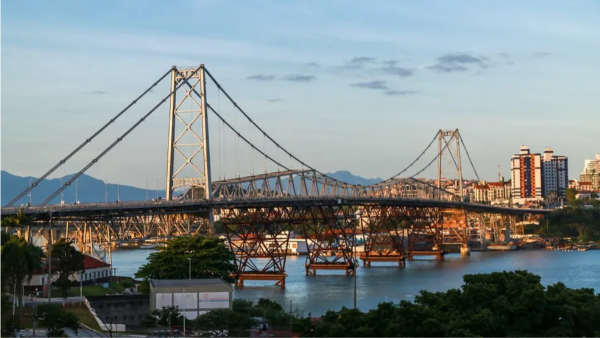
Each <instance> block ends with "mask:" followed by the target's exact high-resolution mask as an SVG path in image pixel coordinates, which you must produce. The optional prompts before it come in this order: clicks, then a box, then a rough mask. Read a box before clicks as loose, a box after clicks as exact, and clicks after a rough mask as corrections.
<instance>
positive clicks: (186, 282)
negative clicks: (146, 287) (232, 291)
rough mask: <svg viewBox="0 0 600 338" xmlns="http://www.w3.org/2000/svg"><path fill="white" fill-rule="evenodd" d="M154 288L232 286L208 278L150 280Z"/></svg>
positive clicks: (216, 279)
mask: <svg viewBox="0 0 600 338" xmlns="http://www.w3.org/2000/svg"><path fill="white" fill-rule="evenodd" d="M150 283H152V286H153V287H163V288H172V287H185V286H206V285H214V286H222V285H227V286H231V285H230V284H229V283H227V282H226V281H224V280H222V279H221V278H207V279H152V280H150Z"/></svg>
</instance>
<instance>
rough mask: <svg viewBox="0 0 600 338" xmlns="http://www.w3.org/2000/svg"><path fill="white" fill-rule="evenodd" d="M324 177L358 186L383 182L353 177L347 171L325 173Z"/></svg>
mask: <svg viewBox="0 0 600 338" xmlns="http://www.w3.org/2000/svg"><path fill="white" fill-rule="evenodd" d="M325 175H327V176H331V177H333V178H335V179H337V180H340V181H343V182H346V183H350V184H360V185H370V184H375V183H379V182H381V181H383V180H382V179H381V178H379V177H378V178H364V177H360V176H356V175H353V174H352V173H350V172H349V171H344V170H340V171H336V172H334V173H326V174H325Z"/></svg>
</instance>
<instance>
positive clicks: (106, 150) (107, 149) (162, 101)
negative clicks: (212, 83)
mask: <svg viewBox="0 0 600 338" xmlns="http://www.w3.org/2000/svg"><path fill="white" fill-rule="evenodd" d="M200 68H202V66H200V67H198V68H197V69H196V70H195V71H194V72H192V73H191V74H190V75H189V78H191V77H192V76H194V75H195V74H196V73H197V72H198V71H199V70H200ZM169 72H170V71H169ZM185 82H186V83H187V79H185ZM182 85H183V83H179V84H178V85H177V86H176V87H175V89H173V91H171V92H170V93H169V94H168V95H167V96H165V97H164V98H163V99H162V100H161V101H160V102H159V103H158V104H157V105H156V106H154V108H152V110H150V111H149V112H148V113H147V114H146V115H144V116H143V117H142V118H141V119H140V120H139V121H138V122H136V123H135V124H134V125H133V126H132V127H131V128H129V129H128V130H127V131H126V132H125V133H124V134H123V135H121V137H119V138H118V139H117V140H116V141H115V142H113V143H112V144H111V145H110V146H109V147H108V148H106V149H105V150H104V151H103V152H102V153H100V155H98V157H96V158H95V159H93V160H92V161H91V162H90V163H89V164H88V165H86V166H85V167H84V168H83V169H81V170H80V171H79V172H78V173H77V174H76V175H74V176H73V177H72V178H71V179H70V180H69V181H68V182H67V183H65V184H64V185H63V186H62V187H60V189H58V190H56V191H55V192H54V193H53V194H52V195H50V197H48V198H47V199H46V200H45V201H44V202H43V203H42V204H40V206H44V205H46V204H48V202H50V201H51V200H52V199H53V198H54V197H56V196H57V195H58V194H60V193H61V191H63V190H65V189H66V188H67V187H68V186H70V185H71V183H73V182H74V181H75V180H77V179H78V178H79V177H80V176H81V175H83V173H84V172H85V171H86V170H88V169H89V168H90V167H92V166H93V165H94V164H96V163H98V161H99V160H100V159H101V158H102V157H103V156H104V155H106V154H107V153H108V152H109V151H111V150H112V149H113V148H114V147H115V146H116V145H117V144H118V143H119V142H121V141H122V140H123V139H124V138H125V137H126V136H127V135H129V133H131V132H132V131H133V130H134V129H135V128H136V127H137V126H139V125H140V124H141V123H142V122H144V121H145V120H146V118H148V117H149V116H150V115H151V114H152V113H154V111H155V110H156V109H158V107H160V106H161V105H162V104H163V103H165V101H167V99H168V98H169V97H171V95H173V93H175V92H176V91H177V90H178V89H179V87H181V86H182Z"/></svg>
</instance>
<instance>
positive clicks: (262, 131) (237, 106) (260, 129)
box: [204, 68, 357, 186]
mask: <svg viewBox="0 0 600 338" xmlns="http://www.w3.org/2000/svg"><path fill="white" fill-rule="evenodd" d="M204 72H205V73H206V74H207V75H208V77H210V78H211V80H212V81H213V82H214V83H215V85H216V86H217V88H219V89H220V90H221V91H223V94H225V96H226V97H227V98H228V99H229V101H230V102H231V103H232V104H233V105H234V107H235V108H237V110H239V112H240V113H242V114H243V115H244V116H245V117H246V118H247V119H248V120H249V121H250V123H252V124H253V125H254V126H255V127H256V129H258V130H259V131H260V132H261V133H263V135H264V136H266V137H267V138H268V139H269V140H270V141H271V142H273V144H275V146H276V147H278V148H280V149H281V150H282V151H283V152H285V153H286V154H288V155H289V156H290V157H291V158H293V159H294V160H296V161H297V162H298V163H300V164H302V165H304V166H306V167H307V168H308V169H310V170H313V171H314V172H316V173H318V174H320V175H322V176H324V177H326V178H328V179H330V180H332V181H334V182H339V183H341V184H344V185H350V186H357V185H355V184H350V183H347V182H343V181H340V180H338V179H336V178H333V177H331V176H328V175H325V174H324V173H322V172H320V171H319V170H317V169H315V168H313V167H311V166H309V165H308V164H306V163H304V162H302V161H301V160H300V159H299V158H297V157H296V156H294V155H293V154H292V153H290V152H289V151H287V150H286V149H285V148H283V147H282V146H281V145H279V143H277V142H276V141H275V140H274V139H273V138H272V137H271V136H269V134H267V133H266V132H265V131H264V130H263V129H262V128H261V127H259V126H258V125H257V124H256V123H255V122H254V121H253V120H252V119H251V118H250V116H248V114H246V113H245V112H244V110H242V108H241V107H240V106H239V105H238V104H237V103H236V102H235V101H234V100H233V98H232V97H231V96H230V95H229V94H228V93H227V91H225V89H223V87H221V85H220V84H219V82H217V80H216V79H215V78H214V76H212V74H211V73H210V72H209V71H208V69H206V68H204ZM275 163H277V162H275ZM282 167H283V168H286V167H285V166H282ZM286 169H287V168H286ZM288 170H289V169H288Z"/></svg>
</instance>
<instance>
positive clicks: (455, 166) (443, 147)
mask: <svg viewBox="0 0 600 338" xmlns="http://www.w3.org/2000/svg"><path fill="white" fill-rule="evenodd" d="M437 137H438V158H437V159H438V168H437V187H438V188H440V189H446V190H447V189H449V188H450V187H449V186H448V185H447V184H442V179H443V178H444V177H443V174H444V173H445V174H446V175H447V177H446V178H447V179H449V180H450V179H454V180H458V187H454V189H456V190H458V191H456V192H455V193H456V195H458V196H460V198H461V201H464V200H465V194H464V190H463V176H462V163H461V159H460V144H461V142H462V140H461V138H460V132H459V131H458V129H455V130H441V129H440V130H439V131H438V136H437Z"/></svg>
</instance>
